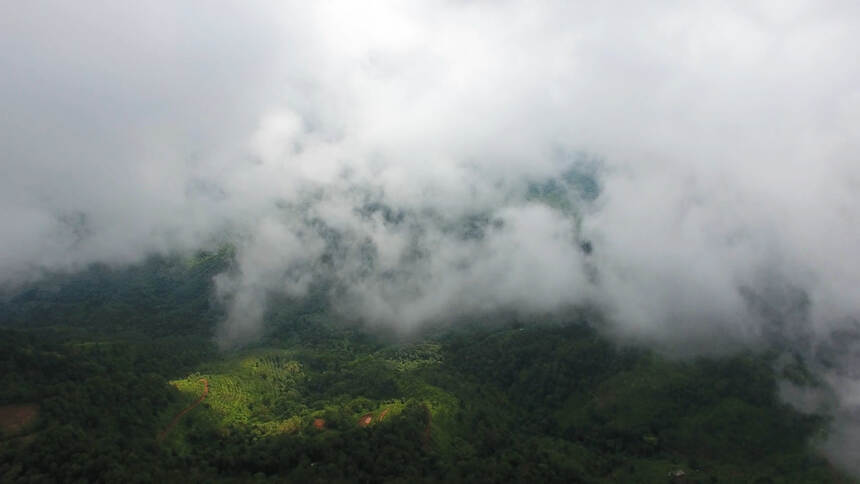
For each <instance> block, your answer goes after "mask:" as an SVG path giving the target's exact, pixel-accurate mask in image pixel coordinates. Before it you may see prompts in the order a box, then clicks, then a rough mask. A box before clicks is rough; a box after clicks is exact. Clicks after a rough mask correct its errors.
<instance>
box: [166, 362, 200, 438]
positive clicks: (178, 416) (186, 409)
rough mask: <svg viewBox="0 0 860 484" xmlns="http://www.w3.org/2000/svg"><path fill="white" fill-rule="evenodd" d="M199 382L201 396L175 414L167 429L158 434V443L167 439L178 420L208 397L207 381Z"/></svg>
mask: <svg viewBox="0 0 860 484" xmlns="http://www.w3.org/2000/svg"><path fill="white" fill-rule="evenodd" d="M199 381H202V382H203V395H200V398H198V399H197V400H195V401H194V403H192V404H191V405H189V406H187V407H185V408H184V409H183V410H182V411H181V412H179V413H177V414H176V416H175V417H173V420H171V421H170V423H169V424H168V425H167V427H165V428H164V430H162V431H161V433H160V434H158V438H157V440H158V441H159V442H161V441H162V440H164V438H165V437H167V434H168V433H169V432H170V431H171V430H173V427H175V426H176V424H177V423H179V419H181V418H182V417H183V416H185V414H186V413H188V412H190V411H191V410H192V409H193V408H194V407H196V406H197V405H200V403H202V402H203V400H205V399H206V395H209V380H207V379H205V378H201V379H200V380H199Z"/></svg>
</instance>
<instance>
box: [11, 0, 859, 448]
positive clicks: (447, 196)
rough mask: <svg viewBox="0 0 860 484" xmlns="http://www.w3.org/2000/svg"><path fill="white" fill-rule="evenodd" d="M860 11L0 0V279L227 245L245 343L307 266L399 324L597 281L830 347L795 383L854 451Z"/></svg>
mask: <svg viewBox="0 0 860 484" xmlns="http://www.w3.org/2000/svg"><path fill="white" fill-rule="evenodd" d="M858 32H860V6H858V4H857V3H856V2H839V1H832V2H820V1H809V2H804V1H762V2H668V1H667V2H479V1H475V2H468V1H450V2H435V3H430V2H422V3H411V2H387V3H386V2H372V3H370V4H364V3H360V2H196V3H193V2H189V3H185V4H182V3H176V2H143V3H142V4H140V5H135V6H128V5H127V4H118V3H116V2H109V1H101V2H89V3H87V4H86V5H83V4H81V3H80V2H70V1H44V2H43V1H33V2H5V3H2V4H0V72H2V76H0V112H2V115H0V148H2V149H0V163H2V173H3V176H2V177H0V214H2V221H3V224H2V235H0V279H2V282H3V283H7V284H8V283H16V282H20V281H26V280H32V279H33V278H37V277H39V275H40V274H42V273H43V272H44V271H46V270H48V271H53V270H75V269H77V268H81V267H84V266H85V265H86V264H89V263H92V262H105V263H109V264H117V265H121V264H126V263H132V262H135V261H139V260H141V259H142V258H143V257H145V256H146V255H147V254H150V253H153V252H156V253H159V252H160V253H166V252H174V251H189V250H194V249H196V248H200V247H209V248H212V247H217V246H218V245H220V244H224V243H231V244H233V245H235V247H236V250H237V252H236V258H237V266H236V267H235V268H234V270H232V271H231V272H230V273H228V274H224V275H222V276H219V278H218V279H217V281H216V283H217V284H216V286H217V292H218V295H219V296H220V297H222V298H224V300H225V301H227V302H228V304H229V307H230V316H229V318H228V319H227V320H226V321H225V322H224V323H223V325H222V328H221V330H220V333H219V334H220V335H221V336H220V337H221V338H222V341H224V342H226V343H231V342H237V343H241V342H245V341H250V340H253V338H254V337H255V336H256V335H258V334H259V332H260V330H261V327H260V326H261V324H262V323H261V321H262V315H263V313H264V311H265V307H266V301H267V299H268V298H269V297H270V296H271V295H273V294H286V295H288V296H296V297H301V296H302V295H304V294H306V293H307V291H309V290H310V288H312V287H314V286H315V285H316V286H317V287H326V288H328V291H329V293H328V296H329V298H330V300H331V302H332V304H333V305H334V307H335V308H336V310H338V311H340V312H341V313H342V314H344V315H345V316H348V317H350V318H353V319H360V320H362V321H364V322H365V323H366V324H368V325H379V326H385V327H390V328H395V329H396V330H398V331H403V332H409V331H412V330H414V329H416V328H419V327H422V326H424V325H432V324H435V323H439V322H444V321H446V320H450V319H452V318H459V317H468V316H470V315H479V314H485V313H488V312H503V313H505V312H506V313H509V314H517V315H522V316H525V317H528V316H534V315H543V314H551V313H554V312H558V311H564V310H566V309H569V308H571V307H589V308H597V309H599V310H600V312H601V314H603V315H604V316H603V319H605V324H606V330H607V331H609V332H610V333H612V334H614V335H615V336H617V337H619V338H622V339H625V340H628V339H629V340H634V341H644V342H647V343H650V344H654V345H657V346H658V347H661V348H664V349H666V350H668V351H673V352H680V353H698V352H704V353H720V352H724V351H731V350H733V349H737V348H740V347H749V346H759V345H765V344H774V343H778V344H780V345H782V347H785V348H790V351H793V352H796V353H797V354H800V355H803V356H805V357H807V358H809V359H810V361H812V362H813V365H815V363H814V362H815V361H818V360H820V359H822V354H825V353H826V354H827V355H828V358H827V361H828V363H827V364H826V365H825V364H821V368H818V369H817V371H819V372H820V373H821V374H822V375H824V378H825V379H826V380H827V381H828V382H830V383H831V385H832V386H833V392H834V394H832V395H829V396H828V395H824V396H822V395H817V394H810V393H809V391H806V390H803V389H798V388H792V387H790V386H787V387H786V389H785V394H786V398H788V399H789V400H790V401H792V403H795V404H797V405H806V406H809V405H813V404H815V405H819V406H821V405H824V406H830V407H833V408H836V410H834V411H835V412H836V413H837V414H838V416H839V419H838V420H837V426H836V429H837V431H836V432H835V434H834V436H833V439H832V440H831V441H829V443H828V444H827V445H828V446H829V447H830V448H832V449H834V450H833V454H832V455H834V456H835V457H836V458H837V459H841V461H842V463H843V464H845V465H847V464H849V463H850V458H851V457H850V454H848V452H849V451H851V449H857V447H858V446H860V445H857V443H858V441H860V426H857V425H855V424H853V423H852V422H855V421H856V420H857V418H856V417H853V415H856V414H858V412H857V411H856V408H857V407H856V406H857V405H858V397H860V390H857V388H860V386H858V385H860V379H858V375H857V374H855V373H854V370H853V368H854V366H856V365H854V364H853V363H854V359H855V358H856V356H855V354H857V352H858V351H860V347H858V346H857V345H856V344H853V343H851V341H857V338H856V335H858V334H860V327H858V326H860V297H858V292H857V291H858V288H860V257H858V255H860V249H858V248H860V159H858V155H860V136H858V135H857V129H858V126H860V63H858V62H857V58H858V54H860V52H858V48H857V47H856V46H857V45H860V33H858ZM846 335H847V336H846ZM852 338H853V339H852ZM834 355H835V356H834ZM816 402H818V403H816ZM834 402H835V403H834ZM813 406H814V405H813ZM816 408H817V407H816ZM814 409H815V408H810V410H814ZM846 446H848V447H846ZM838 449H843V450H844V449H848V450H844V452H843V453H840V452H838V451H837V450H838ZM843 457H844V458H843Z"/></svg>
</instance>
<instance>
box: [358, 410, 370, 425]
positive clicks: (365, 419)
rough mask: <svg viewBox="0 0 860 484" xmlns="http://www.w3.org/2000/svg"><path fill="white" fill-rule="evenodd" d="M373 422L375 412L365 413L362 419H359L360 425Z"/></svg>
mask: <svg viewBox="0 0 860 484" xmlns="http://www.w3.org/2000/svg"><path fill="white" fill-rule="evenodd" d="M371 422H373V414H372V413H368V414H364V415H362V416H361V418H360V419H358V426H359V427H367V426H368V425H370V423H371Z"/></svg>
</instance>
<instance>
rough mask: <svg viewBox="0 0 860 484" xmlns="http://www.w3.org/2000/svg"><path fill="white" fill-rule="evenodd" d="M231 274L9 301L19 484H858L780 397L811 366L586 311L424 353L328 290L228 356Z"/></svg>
mask: <svg viewBox="0 0 860 484" xmlns="http://www.w3.org/2000/svg"><path fill="white" fill-rule="evenodd" d="M231 257H232V251H231V250H230V249H223V250H221V251H219V252H212V253H206V252H201V253H199V254H197V255H196V256H194V257H190V258H189V257H179V256H175V257H153V258H150V259H148V260H147V261H145V262H144V263H141V264H138V265H135V266H133V267H127V268H122V269H117V268H110V267H107V266H100V265H95V266H91V267H89V268H88V269H87V270H85V271H81V272H77V273H74V274H50V275H47V276H45V277H43V278H42V279H40V280H39V281H38V282H35V283H31V284H29V285H28V286H26V287H23V288H22V287H16V288H7V289H6V290H5V291H4V293H3V297H2V302H0V409H6V414H7V415H6V416H4V417H3V419H5V420H4V422H3V423H4V427H3V428H2V430H0V432H2V433H0V482H154V481H162V482H180V481H182V482H302V483H304V482H649V483H650V482H701V483H713V482H731V483H734V482H749V483H782V482H809V483H821V482H853V481H851V480H850V479H849V478H848V477H846V476H845V475H843V474H842V473H840V472H839V471H838V470H836V469H834V468H833V467H831V466H830V465H829V464H828V462H827V461H826V460H825V459H824V458H823V457H821V456H820V455H819V454H818V453H817V452H816V451H815V443H816V442H819V441H821V440H822V439H824V438H826V434H827V431H828V424H829V421H828V419H827V418H825V417H824V416H821V415H808V414H801V413H799V412H797V411H795V410H793V409H792V408H791V407H789V406H787V405H786V404H784V403H782V402H781V401H780V400H779V398H778V395H777V385H778V382H779V380H780V379H781V378H786V377H790V378H792V379H793V380H795V381H799V382H801V383H802V384H810V385H814V384H815V382H814V379H812V378H810V377H808V375H807V374H806V373H805V370H804V368H803V363H802V361H797V362H796V363H795V364H793V365H791V366H790V370H777V368H778V367H777V365H776V360H777V357H778V356H779V355H777V354H776V353H775V352H773V351H761V352H758V353H753V352H746V353H742V354H736V355H732V356H730V357H723V358H719V359H715V358H699V359H687V360H672V359H667V358H665V357H663V356H660V355H659V354H656V353H654V352H652V351H650V350H647V349H643V348H636V347H630V346H619V345H618V344H616V343H614V342H612V341H611V340H609V339H607V338H606V337H604V336H603V335H602V334H601V332H600V330H599V328H598V327H596V326H595V324H594V323H593V321H590V320H589V317H588V316H587V315H585V314H584V313H576V314H571V315H570V316H569V317H568V318H566V319H565V318H561V319H559V318H558V317H554V318H552V319H551V320H550V319H547V320H546V321H540V320H534V319H530V320H518V319H513V318H512V319H504V318H502V317H498V318H490V317H487V318H485V319H483V320H480V321H478V320H476V321H464V322H461V323H458V324H452V325H451V326H449V327H448V328H446V329H439V328H437V329H435V330H433V331H429V332H426V333H423V334H419V335H411V336H410V337H408V338H404V337H402V336H398V335H395V334H391V333H386V332H383V331H373V330H370V329H367V328H365V327H363V326H362V325H361V324H358V323H355V322H345V321H343V320H342V318H338V317H337V316H336V315H334V314H331V313H330V312H329V311H328V310H327V309H326V307H327V305H326V303H325V301H324V298H322V297H321V296H319V295H317V294H316V293H314V292H312V293H311V296H309V297H308V298H306V299H304V300H301V301H294V300H286V299H278V298H274V299H273V301H272V302H271V304H270V308H269V311H268V313H267V315H266V318H265V319H266V321H265V328H266V333H265V335H264V336H263V337H262V339H261V340H260V341H259V342H257V343H255V344H254V345H251V346H246V347H243V348H240V349H232V350H219V349H218V347H217V346H216V344H215V337H214V335H215V330H216V326H217V324H218V322H219V321H220V320H222V319H223V318H224V316H225V309H224V307H222V304H221V303H220V302H219V301H218V300H216V299H215V298H214V297H213V296H212V294H213V291H212V284H213V282H212V278H213V276H214V275H216V274H218V273H220V272H223V271H224V270H227V269H228V266H229V265H230V261H231ZM320 294H322V292H320ZM787 371H788V372H790V373H787ZM201 379H205V380H206V382H207V385H208V394H206V398H204V399H203V400H202V403H200V404H199V405H197V406H195V407H193V408H191V409H190V410H189V411H188V412H187V413H186V414H184V415H183V416H182V417H181V418H180V419H178V420H177V421H176V425H175V426H174V427H170V423H171V421H172V420H173V419H174V417H175V416H176V415H177V414H179V413H180V412H181V411H183V409H186V408H189V406H191V405H193V403H194V402H195V401H196V400H198V399H199V398H200V397H201V395H202V392H203V391H204V390H203V388H204V384H203V383H201ZM15 408H17V409H22V408H24V409H29V410H28V411H29V414H30V417H29V418H27V419H24V420H25V421H22V422H19V425H11V424H10V421H11V420H13V419H12V417H9V414H11V413H14V412H12V411H11V410H10V409H15ZM13 423H14V422H13Z"/></svg>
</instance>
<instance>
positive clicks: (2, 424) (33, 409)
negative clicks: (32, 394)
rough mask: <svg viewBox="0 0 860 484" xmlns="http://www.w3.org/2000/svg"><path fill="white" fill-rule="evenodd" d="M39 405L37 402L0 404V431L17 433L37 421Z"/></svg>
mask: <svg viewBox="0 0 860 484" xmlns="http://www.w3.org/2000/svg"><path fill="white" fill-rule="evenodd" d="M38 416H39V406H38V405H36V404H35V403H25V404H16V405H0V432H2V433H3V434H6V435H15V434H17V433H19V432H21V431H22V430H24V429H25V428H27V426H28V425H30V424H31V423H33V422H35V421H36V417H38Z"/></svg>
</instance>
